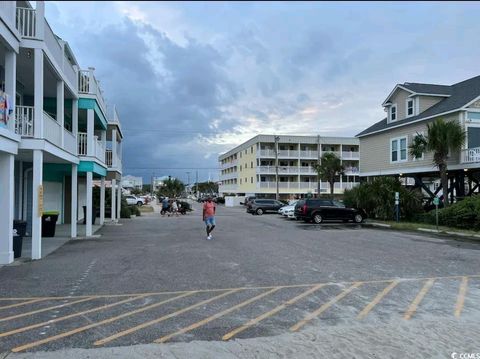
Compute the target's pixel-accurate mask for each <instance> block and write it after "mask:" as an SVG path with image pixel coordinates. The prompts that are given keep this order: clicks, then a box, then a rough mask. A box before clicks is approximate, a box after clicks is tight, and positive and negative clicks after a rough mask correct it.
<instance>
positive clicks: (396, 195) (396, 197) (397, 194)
mask: <svg viewBox="0 0 480 359" xmlns="http://www.w3.org/2000/svg"><path fill="white" fill-rule="evenodd" d="M399 199H400V193H399V192H395V200H397V201H398V200H399Z"/></svg>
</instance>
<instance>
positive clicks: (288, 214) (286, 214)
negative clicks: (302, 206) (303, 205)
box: [283, 206, 297, 219]
mask: <svg viewBox="0 0 480 359" xmlns="http://www.w3.org/2000/svg"><path fill="white" fill-rule="evenodd" d="M288 207H289V208H288V209H287V210H285V211H284V212H283V216H284V217H287V218H288V219H297V217H296V216H295V206H288Z"/></svg>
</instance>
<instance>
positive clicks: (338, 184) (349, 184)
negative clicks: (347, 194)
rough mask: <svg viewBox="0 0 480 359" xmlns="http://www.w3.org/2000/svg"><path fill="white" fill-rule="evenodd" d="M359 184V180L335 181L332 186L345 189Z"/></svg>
mask: <svg viewBox="0 0 480 359" xmlns="http://www.w3.org/2000/svg"><path fill="white" fill-rule="evenodd" d="M359 184H360V182H343V183H340V182H335V185H334V188H335V189H338V190H340V189H342V190H346V189H352V188H353V187H355V186H358V185H359ZM328 188H330V186H328Z"/></svg>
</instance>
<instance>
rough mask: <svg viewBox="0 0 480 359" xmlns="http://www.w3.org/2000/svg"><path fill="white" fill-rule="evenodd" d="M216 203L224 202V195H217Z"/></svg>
mask: <svg viewBox="0 0 480 359" xmlns="http://www.w3.org/2000/svg"><path fill="white" fill-rule="evenodd" d="M217 203H221V204H225V197H217Z"/></svg>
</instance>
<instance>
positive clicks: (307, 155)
mask: <svg viewBox="0 0 480 359" xmlns="http://www.w3.org/2000/svg"><path fill="white" fill-rule="evenodd" d="M300 158H318V152H317V151H314V150H307V151H300Z"/></svg>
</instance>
